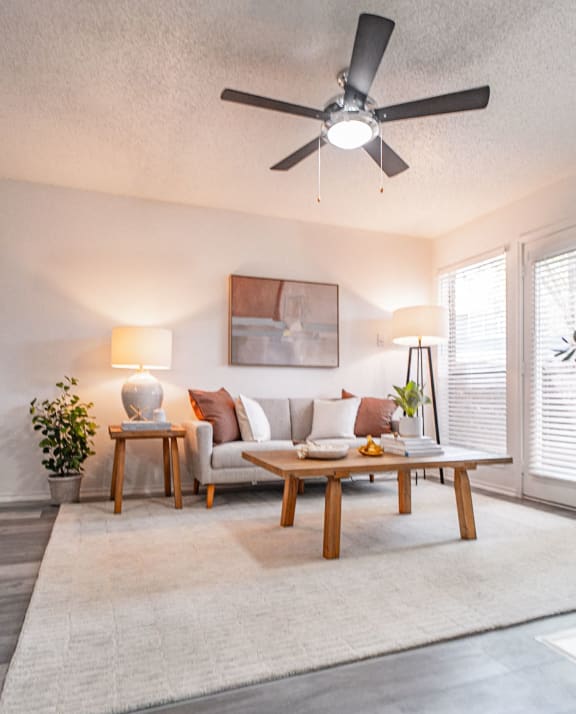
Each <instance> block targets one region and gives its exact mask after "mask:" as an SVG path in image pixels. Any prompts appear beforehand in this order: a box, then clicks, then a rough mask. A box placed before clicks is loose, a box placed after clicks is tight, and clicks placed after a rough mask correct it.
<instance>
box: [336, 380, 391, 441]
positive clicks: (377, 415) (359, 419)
mask: <svg viewBox="0 0 576 714" xmlns="http://www.w3.org/2000/svg"><path fill="white" fill-rule="evenodd" d="M355 396H356V395H355V394H352V393H351V392H347V391H346V390H345V389H343V390H342V399H349V398H350V397H355ZM395 411H396V405H395V404H394V402H393V401H392V400H391V399H379V398H378V397H362V401H361V402H360V408H359V409H358V415H357V416H356V423H355V424H354V434H356V436H368V434H371V435H372V436H380V434H387V433H389V432H390V431H391V429H390V419H392V416H393V414H394V412H395Z"/></svg>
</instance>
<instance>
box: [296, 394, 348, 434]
mask: <svg viewBox="0 0 576 714" xmlns="http://www.w3.org/2000/svg"><path fill="white" fill-rule="evenodd" d="M359 406H360V399H359V398H358V397H351V398H350V399H315V400H314V414H313V417H312V431H311V432H310V436H309V437H308V441H316V440H317V439H353V438H354V423H355V421H356V415H357V414H358V407H359Z"/></svg>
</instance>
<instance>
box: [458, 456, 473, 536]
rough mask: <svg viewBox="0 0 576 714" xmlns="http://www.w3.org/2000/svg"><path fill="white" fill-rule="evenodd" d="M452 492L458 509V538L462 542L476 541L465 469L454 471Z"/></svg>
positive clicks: (470, 494) (470, 493) (468, 482)
mask: <svg viewBox="0 0 576 714" xmlns="http://www.w3.org/2000/svg"><path fill="white" fill-rule="evenodd" d="M454 492H455V494H456V507H457V508H458V522H459V524H460V537H461V538H462V539H463V540H476V523H475V522H474V507H473V505H472V492H471V491H470V479H469V478H468V472H467V471H466V469H462V468H456V469H454Z"/></svg>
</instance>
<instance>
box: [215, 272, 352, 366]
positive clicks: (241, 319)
mask: <svg viewBox="0 0 576 714" xmlns="http://www.w3.org/2000/svg"><path fill="white" fill-rule="evenodd" d="M229 305H230V310H229V341H228V344H229V359H228V362H229V364H231V365H246V366H259V367H261V366H269V367H338V364H339V330H338V285H334V284H332V283H312V282H305V281H301V280H300V281H299V280H281V279H276V278H254V277H250V276H246V275H231V276H230V301H229Z"/></svg>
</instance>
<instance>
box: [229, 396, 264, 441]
mask: <svg viewBox="0 0 576 714" xmlns="http://www.w3.org/2000/svg"><path fill="white" fill-rule="evenodd" d="M234 407H235V409H236V416H237V417H238V426H239V427H240V434H241V435H242V440H243V441H270V435H271V430H270V422H269V421H268V417H267V416H266V414H265V413H264V409H262V407H261V406H260V404H258V402H257V401H255V400H254V399H249V398H248V397H245V396H244V395H243V394H241V395H240V396H239V397H238V399H236V402H235V404H234Z"/></svg>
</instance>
